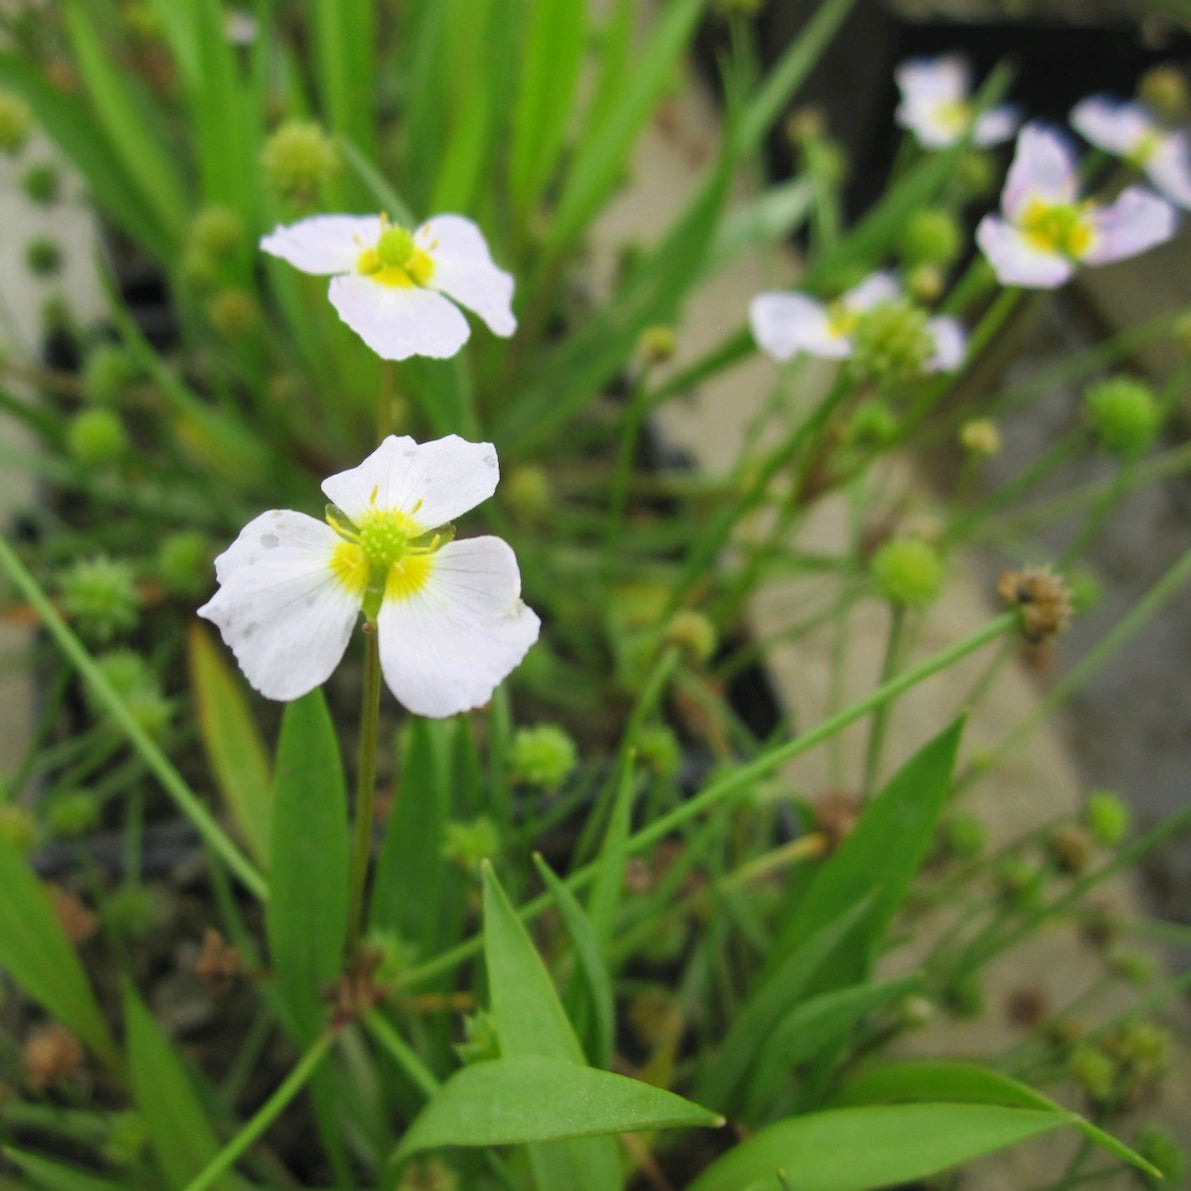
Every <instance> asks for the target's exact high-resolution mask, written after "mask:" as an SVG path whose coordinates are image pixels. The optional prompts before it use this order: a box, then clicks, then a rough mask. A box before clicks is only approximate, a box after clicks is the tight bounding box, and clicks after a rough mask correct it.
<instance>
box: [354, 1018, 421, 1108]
mask: <svg viewBox="0 0 1191 1191" xmlns="http://www.w3.org/2000/svg"><path fill="white" fill-rule="evenodd" d="M364 1025H365V1026H367V1027H368V1032H369V1033H370V1034H371V1035H372V1036H373V1037H374V1038H375V1039H376V1040H377V1042H379V1043H380V1044H381V1046H383V1047H384V1049H385V1050H386V1051H388V1052H389V1054H390V1055H391V1056H392V1057H393V1058H394V1059H395V1060H396V1061H397V1065H398V1066H399V1067H400V1068H401V1069H402V1071H404V1072H405V1074H406V1075H408V1076H409V1078H410V1081H411V1082H412V1083H414V1084H415V1085H416V1086H417V1088H418V1090H419V1091H420V1092H421V1093H422V1094H423V1095H424V1096H425V1097H426V1099H427V1100H429V1099H430V1098H431V1097H432V1096H433V1095H434V1094H435V1092H437V1091H438V1088H439V1083H438V1080H437V1079H436V1078H435V1075H434V1072H433V1071H431V1070H430V1068H429V1067H427V1066H426V1064H425V1063H423V1062H422V1060H421V1058H419V1057H418V1054H417V1052H416V1051H415V1050H414V1049H413V1047H411V1046H410V1045H409V1043H408V1042H406V1041H405V1039H404V1038H402V1037H401V1035H400V1034H399V1033H397V1031H396V1029H395V1028H394V1027H393V1023H392V1022H391V1021H389V1019H388V1018H387V1017H385V1015H384V1014H383V1013H381V1011H380V1010H379V1009H373V1010H372V1011H371V1012H370V1013H368V1014H367V1015H366V1016H365V1018H364Z"/></svg>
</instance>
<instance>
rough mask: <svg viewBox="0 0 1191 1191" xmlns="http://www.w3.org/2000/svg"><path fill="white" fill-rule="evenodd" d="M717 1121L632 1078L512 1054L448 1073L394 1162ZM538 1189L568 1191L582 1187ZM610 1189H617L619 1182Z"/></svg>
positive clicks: (719, 1119)
mask: <svg viewBox="0 0 1191 1191" xmlns="http://www.w3.org/2000/svg"><path fill="white" fill-rule="evenodd" d="M722 1123H723V1118H722V1117H719V1116H717V1115H716V1114H715V1113H713V1112H709V1111H708V1110H707V1109H705V1108H701V1107H700V1106H699V1105H697V1104H692V1103H691V1102H690V1101H689V1100H684V1099H683V1098H682V1097H681V1096H676V1095H675V1094H674V1093H673V1092H667V1091H665V1090H663V1089H662V1088H655V1087H653V1086H652V1085H650V1084H647V1083H643V1082H642V1081H641V1080H638V1079H629V1078H627V1077H626V1076H623V1075H615V1074H613V1073H612V1072H610V1071H596V1070H593V1069H592V1068H591V1067H576V1066H575V1064H574V1063H569V1062H567V1061H566V1060H565V1059H552V1058H547V1057H546V1056H544V1055H517V1056H511V1057H507V1058H501V1059H495V1060H493V1061H491V1062H487V1063H475V1064H474V1065H472V1066H470V1067H464V1068H463V1069H462V1070H461V1071H457V1072H455V1074H454V1075H452V1076H451V1078H450V1079H449V1080H447V1082H446V1083H445V1084H443V1086H442V1088H441V1089H440V1090H439V1092H438V1094H437V1095H436V1096H435V1097H434V1099H433V1100H431V1101H430V1103H429V1104H428V1105H427V1106H426V1108H425V1109H424V1110H423V1111H422V1113H421V1115H420V1116H418V1117H417V1118H416V1120H415V1121H414V1123H413V1124H412V1125H411V1126H410V1127H409V1130H408V1132H407V1133H406V1135H405V1137H404V1138H403V1139H402V1141H401V1145H400V1146H399V1148H398V1150H397V1152H396V1154H395V1155H394V1161H403V1160H404V1159H405V1158H407V1157H409V1156H410V1155H411V1154H415V1153H417V1152H418V1151H419V1150H428V1149H433V1148H434V1147H436V1146H448V1145H463V1146H480V1145H516V1144H519V1143H528V1142H546V1141H552V1140H557V1139H560V1138H580V1137H597V1136H600V1135H603V1134H609V1133H627V1132H636V1131H640V1130H644V1129H682V1128H698V1127H715V1126H718V1125H721V1124H722ZM613 1154H615V1148H614V1149H613ZM541 1185H543V1186H549V1187H551V1188H554V1187H558V1188H562V1187H564V1186H565V1187H567V1189H568V1191H571V1189H572V1188H576V1187H578V1186H580V1185H581V1184H578V1183H565V1184H564V1183H549V1184H541ZM611 1185H614V1186H619V1185H620V1181H619V1177H618V1178H617V1182H616V1183H615V1184H611Z"/></svg>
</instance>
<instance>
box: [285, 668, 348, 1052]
mask: <svg viewBox="0 0 1191 1191" xmlns="http://www.w3.org/2000/svg"><path fill="white" fill-rule="evenodd" d="M347 907H348V828H347V789H346V786H345V784H344V778H343V762H342V761H341V759H340V756H339V741H338V739H337V738H336V735H335V726H334V724H333V723H332V722H331V716H330V713H329V712H328V711H327V703H326V699H325V698H324V697H323V693H322V691H321V690H318V689H316V690H313V691H311V692H310V693H309V694H307V695H303V696H302V698H300V699H295V700H294V701H293V702H292V703H288V704H286V708H285V714H284V716H283V717H282V721H281V736H280V738H279V740H278V742H277V764H276V770H275V785H274V790H273V815H272V838H271V844H270V849H269V901H268V903H267V904H266V907H265V926H266V929H267V932H268V937H269V953H270V955H271V956H272V959H273V971H274V975H275V977H276V985H277V995H278V998H279V1000H280V1003H281V1006H282V1010H283V1013H284V1015H285V1016H286V1018H287V1019H288V1025H289V1027H290V1029H291V1031H292V1032H293V1035H294V1038H295V1039H296V1041H297V1042H298V1043H299V1045H301V1046H306V1045H309V1044H310V1043H311V1042H312V1041H313V1040H314V1038H315V1037H316V1036H317V1035H318V1033H319V1032H320V1030H321V1029H322V1027H323V1025H324V1024H325V1021H326V1018H327V1006H326V1003H325V1001H324V1000H323V997H322V995H321V994H322V992H323V990H324V989H325V988H326V987H327V986H328V985H330V984H331V983H332V982H333V981H334V980H335V977H336V976H338V975H339V972H340V970H341V968H342V964H343V947H344V940H345V939H346V937H347V914H348V908H347Z"/></svg>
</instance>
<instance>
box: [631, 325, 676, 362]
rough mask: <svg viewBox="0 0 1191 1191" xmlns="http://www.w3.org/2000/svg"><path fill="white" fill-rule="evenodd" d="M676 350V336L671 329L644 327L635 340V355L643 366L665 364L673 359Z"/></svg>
mask: <svg viewBox="0 0 1191 1191" xmlns="http://www.w3.org/2000/svg"><path fill="white" fill-rule="evenodd" d="M677 348H678V335H677V334H676V333H675V330H674V328H673V327H670V326H662V325H658V326H652V327H646V328H645V330H644V331H642V332H641V337H640V338H639V339H638V340H637V355H638V356H640V357H641V361H642V363H645V364H665V363H666V362H667V361H668V360H671V359H673V357H674V352H675V351H676V350H677Z"/></svg>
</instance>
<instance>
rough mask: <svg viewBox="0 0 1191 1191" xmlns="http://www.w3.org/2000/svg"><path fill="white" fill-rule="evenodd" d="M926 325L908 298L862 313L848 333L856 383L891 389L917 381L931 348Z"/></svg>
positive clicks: (924, 315) (920, 313) (918, 310)
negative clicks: (851, 340)
mask: <svg viewBox="0 0 1191 1191" xmlns="http://www.w3.org/2000/svg"><path fill="white" fill-rule="evenodd" d="M927 321H928V320H927V315H926V311H925V310H922V309H921V308H919V307H918V306H915V305H914V303H913V302H911V301H910V300H909V299H908V298H898V299H896V300H895V301H892V302H883V303H882V304H881V305H880V306H874V307H873V308H872V309H871V310H866V311H865V312H864V313H863V314H862V315H861V316H860V318H859V319H858V320H857V322H856V329H855V331H853V333H852V339H853V343H854V349H853V354H852V359H851V361H850V364H851V368H852V372H853V374H854V375H855V377H856V379H857V381H860V382H864V381H873V382H875V383H876V384H878V385H881V386H882V387H891V386H895V385H898V384H904V383H906V382H907V381H912V380H917V379H918V378H919V377H921V376H922V374H923V371H924V370H925V368H926V365H927V362H928V361H929V360H930V358H931V355H932V354H933V353H934V348H935V345H934V339H933V338H932V336H931V333H930V331H929V330H928V329H927V326H926V324H927Z"/></svg>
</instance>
